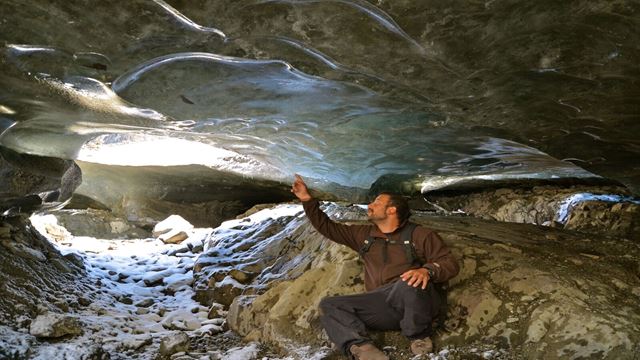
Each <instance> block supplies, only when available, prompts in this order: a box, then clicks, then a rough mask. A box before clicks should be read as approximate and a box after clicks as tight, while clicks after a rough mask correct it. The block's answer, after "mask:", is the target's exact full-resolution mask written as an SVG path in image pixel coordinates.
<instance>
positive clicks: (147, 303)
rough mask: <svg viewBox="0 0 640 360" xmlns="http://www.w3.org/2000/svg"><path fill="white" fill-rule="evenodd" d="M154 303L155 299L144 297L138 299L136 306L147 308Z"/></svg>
mask: <svg viewBox="0 0 640 360" xmlns="http://www.w3.org/2000/svg"><path fill="white" fill-rule="evenodd" d="M153 303H154V300H153V299H152V298H144V299H142V300H140V301H138V302H137V303H136V306H138V307H145V308H146V307H149V306H151V305H153Z"/></svg>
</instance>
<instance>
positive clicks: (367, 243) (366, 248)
mask: <svg viewBox="0 0 640 360" xmlns="http://www.w3.org/2000/svg"><path fill="white" fill-rule="evenodd" d="M375 241H376V239H375V238H374V237H373V236H369V237H368V238H367V239H365V241H364V244H363V245H362V247H361V248H360V251H358V254H360V256H361V257H364V254H366V253H367V251H369V248H370V247H371V245H373V243H374V242H375Z"/></svg>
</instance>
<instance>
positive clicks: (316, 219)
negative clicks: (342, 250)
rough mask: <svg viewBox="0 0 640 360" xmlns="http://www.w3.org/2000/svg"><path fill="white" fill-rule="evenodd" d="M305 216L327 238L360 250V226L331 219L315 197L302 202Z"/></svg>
mask: <svg viewBox="0 0 640 360" xmlns="http://www.w3.org/2000/svg"><path fill="white" fill-rule="evenodd" d="M302 207H303V208H304V212H305V214H307V218H308V219H309V221H310V222H311V225H313V227H314V228H316V230H318V232H319V233H320V234H322V235H324V236H325V237H326V238H328V239H329V240H331V241H333V242H336V243H338V244H342V245H346V246H348V247H350V248H351V249H353V250H355V251H359V250H360V246H361V244H360V243H359V242H358V241H357V238H358V235H357V233H358V231H357V229H358V228H360V227H361V226H354V225H345V224H340V223H336V222H334V221H332V220H331V219H330V218H329V217H328V216H327V214H325V213H324V212H323V211H322V210H321V209H320V202H319V201H318V200H316V199H311V200H309V201H304V202H302Z"/></svg>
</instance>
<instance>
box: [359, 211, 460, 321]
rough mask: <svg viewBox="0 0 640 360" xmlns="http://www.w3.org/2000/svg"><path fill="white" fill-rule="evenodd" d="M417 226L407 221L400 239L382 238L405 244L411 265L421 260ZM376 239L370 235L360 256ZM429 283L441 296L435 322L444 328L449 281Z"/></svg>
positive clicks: (388, 242) (394, 243)
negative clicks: (414, 235)
mask: <svg viewBox="0 0 640 360" xmlns="http://www.w3.org/2000/svg"><path fill="white" fill-rule="evenodd" d="M416 227H418V225H417V224H415V223H412V222H410V223H407V224H406V225H405V226H404V227H403V228H402V232H401V233H400V240H399V241H398V240H390V239H380V240H383V241H386V240H388V241H387V245H402V246H404V252H405V255H406V257H407V260H408V261H409V263H410V264H411V265H413V264H415V262H416V261H417V260H419V259H418V256H417V255H416V248H415V245H414V244H413V231H414V230H415V229H416ZM376 240H378V239H376V238H374V237H372V236H369V237H368V238H367V239H366V240H365V241H364V244H363V245H362V247H361V248H360V251H358V253H359V254H360V257H364V254H366V253H367V252H368V251H369V249H370V248H371V245H373V243H374V242H376ZM383 256H384V262H385V263H386V262H387V252H386V251H385V252H383ZM429 285H433V287H434V289H435V290H436V294H437V295H438V297H439V298H440V308H439V309H438V313H437V314H436V316H435V318H434V322H435V324H436V327H442V328H444V323H445V320H446V319H447V282H444V283H434V282H429V284H428V285H427V286H429Z"/></svg>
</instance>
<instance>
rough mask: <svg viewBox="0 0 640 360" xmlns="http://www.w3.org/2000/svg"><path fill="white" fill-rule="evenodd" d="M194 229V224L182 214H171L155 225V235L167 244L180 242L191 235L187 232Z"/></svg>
mask: <svg viewBox="0 0 640 360" xmlns="http://www.w3.org/2000/svg"><path fill="white" fill-rule="evenodd" d="M192 229H193V225H191V223H189V222H188V221H187V220H185V219H183V218H182V217H181V216H180V215H171V216H169V217H168V218H166V219H164V220H162V221H161V222H159V223H157V224H156V226H154V228H153V236H155V237H157V238H158V239H160V240H162V241H163V242H164V243H166V244H179V243H181V242H182V241H184V240H186V239H187V238H188V237H189V235H188V234H187V233H188V231H190V230H192Z"/></svg>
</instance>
